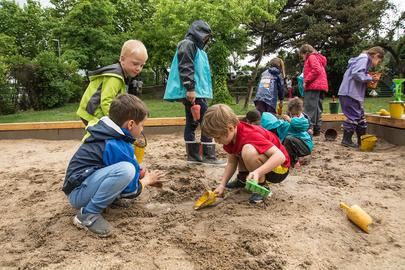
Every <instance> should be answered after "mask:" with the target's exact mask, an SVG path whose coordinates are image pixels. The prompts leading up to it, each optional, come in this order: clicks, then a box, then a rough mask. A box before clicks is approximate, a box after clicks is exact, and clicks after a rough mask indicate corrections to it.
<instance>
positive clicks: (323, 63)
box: [308, 52, 327, 67]
mask: <svg viewBox="0 0 405 270" xmlns="http://www.w3.org/2000/svg"><path fill="white" fill-rule="evenodd" d="M310 55H313V56H315V57H316V58H317V60H318V61H319V63H321V65H322V66H323V67H326V64H327V60H326V57H325V56H323V55H322V54H320V53H318V52H314V53H311V54H310ZM308 56H309V55H308Z"/></svg>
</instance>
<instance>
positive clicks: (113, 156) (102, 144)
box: [62, 94, 164, 237]
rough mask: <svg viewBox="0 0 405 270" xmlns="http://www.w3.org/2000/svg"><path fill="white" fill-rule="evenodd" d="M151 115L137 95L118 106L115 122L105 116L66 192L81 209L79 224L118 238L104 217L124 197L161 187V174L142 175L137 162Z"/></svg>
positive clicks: (71, 169)
mask: <svg viewBox="0 0 405 270" xmlns="http://www.w3.org/2000/svg"><path fill="white" fill-rule="evenodd" d="M147 116H148V110H147V108H146V106H145V104H144V103H143V102H142V101H141V100H140V99H139V98H137V97H136V96H133V95H128V94H123V95H120V96H118V97H117V98H116V99H115V100H114V101H113V102H112V103H111V108H110V112H109V117H108V116H104V117H102V118H101V119H100V121H99V122H98V123H97V124H96V125H94V126H88V127H87V132H88V133H89V134H90V136H88V137H87V138H86V139H85V140H84V142H83V144H82V145H81V146H80V148H79V149H78V150H77V152H76V153H75V154H74V156H73V157H72V159H71V160H70V162H69V165H68V168H67V172H66V177H65V181H64V183H63V188H62V190H63V191H64V192H65V194H66V195H67V196H68V199H69V202H70V204H71V205H72V206H73V207H75V208H77V209H79V211H78V213H77V215H76V216H75V217H74V219H73V223H74V224H75V225H76V226H78V227H79V228H84V229H86V230H89V231H91V232H93V233H95V234H97V235H98V236H100V237H107V236H109V235H111V233H112V227H111V225H110V224H109V223H108V222H107V221H106V220H105V219H104V218H103V216H102V215H101V213H102V212H103V210H104V209H105V208H107V207H108V206H109V205H110V204H112V203H113V202H114V201H116V200H118V199H119V198H128V199H132V198H135V197H137V196H139V195H140V194H141V192H142V190H143V188H144V187H145V186H156V187H161V186H162V181H161V180H159V178H161V177H163V176H164V173H163V172H161V171H152V172H146V173H145V175H144V177H143V178H142V179H140V174H141V170H140V167H139V164H138V162H137V160H136V159H135V158H134V148H133V143H134V141H135V138H136V137H138V136H139V135H140V134H141V132H142V130H143V126H144V122H145V120H146V119H147Z"/></svg>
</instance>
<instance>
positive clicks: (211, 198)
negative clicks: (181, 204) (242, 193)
mask: <svg viewBox="0 0 405 270" xmlns="http://www.w3.org/2000/svg"><path fill="white" fill-rule="evenodd" d="M217 198H218V195H217V194H216V193H215V192H214V191H211V190H207V191H206V192H204V194H203V195H202V196H201V197H200V198H198V200H197V201H196V202H195V204H194V210H198V209H201V208H204V207H206V206H208V205H211V204H213V203H215V202H216V201H217Z"/></svg>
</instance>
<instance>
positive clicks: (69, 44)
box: [55, 0, 122, 70]
mask: <svg viewBox="0 0 405 270" xmlns="http://www.w3.org/2000/svg"><path fill="white" fill-rule="evenodd" d="M115 14H116V9H115V7H114V6H113V5H112V4H111V2H109V1H106V0H103V1H94V0H91V1H89V0H83V1H80V2H79V3H77V4H75V5H73V7H72V10H71V11H69V13H68V14H67V15H66V17H64V18H63V23H62V24H61V25H60V28H58V29H55V35H56V36H58V37H60V38H59V39H60V42H61V44H63V48H64V54H65V58H67V59H71V60H75V61H77V62H78V63H79V65H80V67H81V68H84V69H87V70H89V69H95V68H96V67H98V66H103V65H107V64H111V63H113V62H117V61H118V59H119V53H120V48H121V45H122V44H121V41H120V40H118V38H117V33H116V32H115V31H114V30H115V23H114V16H115Z"/></svg>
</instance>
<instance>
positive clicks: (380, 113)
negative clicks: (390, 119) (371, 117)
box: [377, 109, 391, 116]
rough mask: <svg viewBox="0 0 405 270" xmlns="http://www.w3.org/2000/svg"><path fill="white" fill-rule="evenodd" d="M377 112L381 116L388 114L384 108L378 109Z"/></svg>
mask: <svg viewBox="0 0 405 270" xmlns="http://www.w3.org/2000/svg"><path fill="white" fill-rule="evenodd" d="M377 114H379V115H381V116H390V115H391V114H390V112H389V111H387V110H386V109H380V110H379V111H378V112H377Z"/></svg>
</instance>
